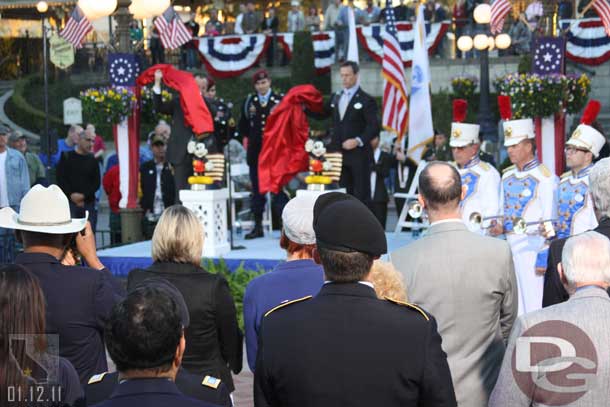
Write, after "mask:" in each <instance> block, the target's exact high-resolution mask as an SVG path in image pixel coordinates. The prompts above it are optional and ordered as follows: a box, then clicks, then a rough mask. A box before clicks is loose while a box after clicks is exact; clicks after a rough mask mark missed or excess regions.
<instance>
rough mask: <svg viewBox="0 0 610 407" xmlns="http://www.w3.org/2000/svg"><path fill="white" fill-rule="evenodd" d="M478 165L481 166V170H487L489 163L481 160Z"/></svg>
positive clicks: (489, 166)
mask: <svg viewBox="0 0 610 407" xmlns="http://www.w3.org/2000/svg"><path fill="white" fill-rule="evenodd" d="M479 167H481V168H482V169H483V171H489V169H490V168H491V165H489V163H486V162H485V161H481V162H479Z"/></svg>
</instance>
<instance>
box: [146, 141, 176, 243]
mask: <svg viewBox="0 0 610 407" xmlns="http://www.w3.org/2000/svg"><path fill="white" fill-rule="evenodd" d="M150 147H151V149H152V152H153V159H152V160H150V161H147V162H145V163H143V164H142V165H141V166H140V186H141V187H142V197H141V198H140V206H141V207H142V209H143V210H144V219H143V222H144V226H145V227H144V228H143V229H144V236H145V237H146V239H150V238H152V233H153V231H154V229H155V225H156V224H157V221H158V220H159V218H160V217H161V214H162V213H163V211H164V210H165V208H168V207H170V206H172V205H173V204H174V203H176V187H175V185H174V176H173V174H172V171H171V169H170V165H169V163H168V162H167V160H166V159H165V152H166V150H167V146H166V144H165V137H164V136H162V135H159V134H155V135H153V136H152V138H151V139H150Z"/></svg>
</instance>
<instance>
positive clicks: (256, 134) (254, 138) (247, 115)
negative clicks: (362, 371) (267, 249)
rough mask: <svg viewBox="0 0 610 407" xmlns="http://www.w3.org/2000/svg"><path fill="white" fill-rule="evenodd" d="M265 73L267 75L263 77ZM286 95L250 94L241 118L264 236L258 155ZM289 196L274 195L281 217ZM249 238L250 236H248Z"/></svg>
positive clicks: (258, 224)
mask: <svg viewBox="0 0 610 407" xmlns="http://www.w3.org/2000/svg"><path fill="white" fill-rule="evenodd" d="M261 75H263V76H261ZM264 78H268V75H267V73H266V72H260V71H259V72H257V73H256V74H254V81H255V82H256V80H260V79H264ZM282 97H283V95H279V94H277V93H275V92H274V91H273V90H272V89H270V90H269V92H267V94H266V95H259V94H250V95H248V97H247V98H246V100H245V101H244V104H243V106H242V109H241V118H240V121H239V133H240V135H241V137H248V148H247V151H246V161H247V163H248V166H249V167H250V181H251V182H252V204H251V205H252V206H251V209H252V213H253V214H254V221H255V224H256V225H255V231H258V230H260V235H259V236H254V237H262V219H263V211H264V210H265V195H264V194H261V193H260V191H259V184H258V156H259V154H260V152H261V149H262V147H263V136H264V129H265V124H266V123H267V118H268V117H269V115H270V114H271V111H272V110H273V109H274V108H275V107H276V106H277V105H279V103H280V102H281V100H282ZM288 200H289V197H288V196H287V195H286V193H285V192H284V191H280V192H279V193H278V194H273V193H272V194H271V201H272V204H271V206H272V210H273V212H274V213H275V215H276V216H277V217H281V215H282V210H283V209H284V206H285V205H286V203H287V202H288ZM246 237H247V236H246Z"/></svg>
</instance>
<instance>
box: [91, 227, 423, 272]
mask: <svg viewBox="0 0 610 407" xmlns="http://www.w3.org/2000/svg"><path fill="white" fill-rule="evenodd" d="M386 237H387V239H388V251H390V252H391V251H393V250H396V249H398V248H399V247H402V246H404V245H406V244H408V243H409V242H410V241H411V240H412V239H413V238H412V237H411V233H408V232H405V233H400V234H398V235H396V234H394V233H386ZM235 245H236V246H238V245H242V246H245V247H246V248H245V249H244V250H233V251H231V252H229V253H227V254H226V255H225V256H223V257H222V258H223V260H224V261H225V263H226V264H227V266H228V267H229V269H230V270H231V271H234V270H235V269H237V268H238V267H239V266H240V264H242V263H243V266H244V268H246V269H251V270H265V271H270V270H272V269H273V268H274V267H275V266H276V265H277V264H278V263H280V262H282V261H284V259H285V258H286V252H285V251H284V250H282V249H281V248H280V233H279V232H274V233H273V234H272V235H269V234H267V236H265V237H264V238H260V239H253V240H244V239H236V240H235ZM150 252H151V242H150V240H147V241H144V242H138V243H133V244H129V245H125V246H119V247H115V248H112V249H106V250H100V251H99V252H98V256H99V258H100V260H101V261H102V263H103V264H104V265H105V266H106V267H108V269H109V270H110V271H111V272H112V274H114V275H115V276H117V277H127V274H129V271H130V270H133V269H135V268H144V267H148V266H150V265H151V264H152V259H151V257H150ZM213 260H214V261H215V262H216V261H218V259H213Z"/></svg>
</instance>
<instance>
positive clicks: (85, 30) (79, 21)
mask: <svg viewBox="0 0 610 407" xmlns="http://www.w3.org/2000/svg"><path fill="white" fill-rule="evenodd" d="M92 30H93V26H92V25H91V23H90V22H89V20H87V17H85V13H83V10H81V9H80V7H78V5H77V6H76V7H74V10H73V11H72V14H71V15H70V19H69V20H68V22H67V23H66V26H65V27H64V29H63V30H62V31H61V32H60V33H59V36H60V37H63V38H64V39H65V40H66V41H68V42H70V43H71V44H72V45H73V46H74V48H80V47H81V46H82V45H81V44H82V42H83V38H85V36H86V35H87V34H89V33H90V32H91V31H92Z"/></svg>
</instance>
